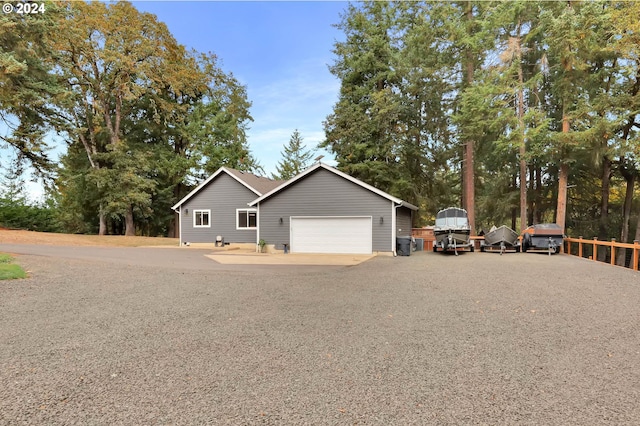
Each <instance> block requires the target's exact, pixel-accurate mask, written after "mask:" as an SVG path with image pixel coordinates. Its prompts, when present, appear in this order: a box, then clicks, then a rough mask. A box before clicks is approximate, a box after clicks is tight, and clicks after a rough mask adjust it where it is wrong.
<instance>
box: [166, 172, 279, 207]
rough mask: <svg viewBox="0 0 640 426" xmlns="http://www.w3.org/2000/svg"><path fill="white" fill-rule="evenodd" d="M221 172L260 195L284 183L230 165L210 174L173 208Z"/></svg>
mask: <svg viewBox="0 0 640 426" xmlns="http://www.w3.org/2000/svg"><path fill="white" fill-rule="evenodd" d="M221 173H226V174H227V175H229V176H230V177H232V178H233V179H235V180H236V181H238V182H239V183H240V184H241V185H243V186H244V187H245V188H247V189H248V190H249V191H251V192H253V193H254V194H256V195H258V196H260V195H262V194H263V193H265V192H269V191H271V190H272V189H273V188H275V187H277V186H279V185H281V184H282V182H283V181H281V180H272V179H269V178H266V177H261V176H256V175H254V174H252V173H248V172H241V171H240V170H236V169H231V168H229V167H220V168H219V169H218V170H216V172H215V173H214V174H212V175H211V176H209V177H208V178H207V179H205V180H204V181H202V182H201V183H200V185H198V186H197V187H195V188H194V189H193V190H192V191H191V192H190V193H188V194H187V195H186V196H185V197H184V198H183V199H182V200H180V201H178V202H177V203H176V204H175V205H174V206H173V207H171V209H172V210H175V209H177V208H178V207H180V206H181V205H182V204H184V203H185V202H186V201H187V200H188V199H189V198H191V197H193V196H194V195H196V194H197V193H198V192H200V190H201V189H202V188H204V187H205V186H207V184H208V183H209V182H211V181H212V180H214V179H215V178H216V177H218V176H219V175H220V174H221Z"/></svg>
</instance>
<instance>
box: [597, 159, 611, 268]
mask: <svg viewBox="0 0 640 426" xmlns="http://www.w3.org/2000/svg"><path fill="white" fill-rule="evenodd" d="M610 182H611V160H609V159H608V158H607V157H604V159H603V161H602V189H601V191H600V221H599V223H598V239H599V240H600V241H606V240H608V239H609V185H610ZM602 248H604V247H602ZM606 255H607V253H606V251H605V250H598V260H599V261H601V262H604V261H605V260H606V259H605V257H606Z"/></svg>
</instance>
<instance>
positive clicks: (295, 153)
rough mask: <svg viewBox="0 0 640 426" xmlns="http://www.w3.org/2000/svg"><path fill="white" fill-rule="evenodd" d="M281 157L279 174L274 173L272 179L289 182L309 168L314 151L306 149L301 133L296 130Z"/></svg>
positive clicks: (277, 168) (278, 168) (277, 167)
mask: <svg viewBox="0 0 640 426" xmlns="http://www.w3.org/2000/svg"><path fill="white" fill-rule="evenodd" d="M281 155H282V160H280V161H279V162H278V164H277V165H276V171H277V172H278V173H272V174H271V177H272V178H273V179H278V180H289V179H291V178H292V177H294V176H296V175H297V174H299V173H301V172H302V171H304V169H306V168H307V167H308V166H309V162H310V161H311V157H313V151H311V150H308V149H305V147H304V144H303V140H302V137H301V136H300V132H298V129H296V130H294V131H293V133H292V134H291V138H290V139H289V144H288V145H285V146H284V150H283V151H282V152H281Z"/></svg>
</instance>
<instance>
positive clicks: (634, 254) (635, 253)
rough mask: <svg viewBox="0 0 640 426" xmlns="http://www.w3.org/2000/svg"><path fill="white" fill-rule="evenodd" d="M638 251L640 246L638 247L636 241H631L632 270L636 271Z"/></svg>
mask: <svg viewBox="0 0 640 426" xmlns="http://www.w3.org/2000/svg"><path fill="white" fill-rule="evenodd" d="M638 250H640V246H639V245H638V240H633V270H634V271H637V270H638Z"/></svg>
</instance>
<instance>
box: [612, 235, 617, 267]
mask: <svg viewBox="0 0 640 426" xmlns="http://www.w3.org/2000/svg"><path fill="white" fill-rule="evenodd" d="M611 264H612V265H615V264H616V239H615V238H612V239H611Z"/></svg>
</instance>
